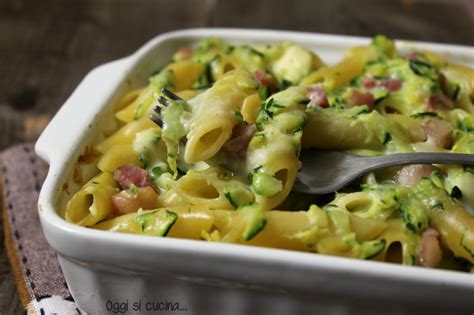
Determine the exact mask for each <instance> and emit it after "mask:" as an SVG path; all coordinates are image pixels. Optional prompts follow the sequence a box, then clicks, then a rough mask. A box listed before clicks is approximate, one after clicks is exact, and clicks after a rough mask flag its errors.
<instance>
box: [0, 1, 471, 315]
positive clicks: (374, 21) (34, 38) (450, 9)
mask: <svg viewBox="0 0 474 315" xmlns="http://www.w3.org/2000/svg"><path fill="white" fill-rule="evenodd" d="M190 27H244V28H270V29H286V30H298V31H310V32H321V33H334V34H346V35H360V36H373V35H375V34H386V35H388V36H390V37H394V38H403V39H411V40H423V41H434V42H441V43H454V44H462V45H471V46H472V45H474V1H472V0H419V1H417V0H387V1H378V0H357V1H355V0H354V1H350V0H330V1H323V0H307V1H298V0H293V1H290V0H261V1H258V0H240V1H225V0H134V1H133V0H43V1H27V0H24V1H21V0H0V150H2V149H4V148H6V147H8V146H10V145H12V144H14V143H18V142H21V141H33V140H34V139H35V138H36V137H37V136H38V134H39V133H40V132H41V130H42V128H43V127H44V126H45V124H46V123H47V122H48V120H49V118H50V117H51V115H52V114H54V112H56V111H57V109H58V108H59V107H60V106H61V104H63V102H64V101H65V100H66V98H67V97H68V96H69V95H70V94H71V92H72V91H73V89H74V87H75V86H76V85H77V84H78V83H79V81H80V80H81V79H82V78H83V77H84V75H85V74H86V73H87V72H88V71H89V70H91V69H92V68H94V67H95V66H97V65H99V64H102V63H104V62H106V61H110V60H113V59H117V58H120V57H123V56H126V55H128V54H130V53H132V52H133V51H135V50H136V49H137V48H138V47H139V46H141V45H142V44H143V43H144V42H145V41H147V40H148V39H150V38H152V37H153V36H155V35H157V34H160V33H163V32H166V31H170V30H175V29H180V28H190ZM0 220H1V219H0ZM0 226H1V222H0ZM2 237H3V234H2ZM0 244H1V245H0V314H20V313H22V308H21V306H20V304H19V298H18V295H17V294H16V289H15V284H14V281H13V276H12V274H11V272H10V269H9V265H8V261H7V259H6V256H5V253H4V249H3V239H2V240H1V242H0Z"/></svg>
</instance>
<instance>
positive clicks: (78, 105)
mask: <svg viewBox="0 0 474 315" xmlns="http://www.w3.org/2000/svg"><path fill="white" fill-rule="evenodd" d="M129 65H130V62H129V58H124V59H120V60H117V61H113V62H110V63H107V64H105V65H102V66H99V67H97V68H95V69H93V70H92V71H91V72H89V73H88V74H87V75H86V77H85V78H84V79H83V80H82V81H81V83H80V84H79V85H78V87H77V88H76V89H75V90H74V92H73V93H72V95H71V96H70V97H69V98H68V99H67V101H66V102H65V103H64V105H63V106H62V107H61V108H60V109H59V111H58V112H57V113H56V115H55V116H54V117H53V119H52V120H51V121H50V122H49V124H48V126H47V127H46V129H45V130H44V131H43V133H42V134H41V136H40V137H39V139H38V140H37V142H36V145H35V151H36V154H37V155H38V156H39V157H41V158H42V159H43V160H44V161H46V162H47V163H49V164H50V165H51V163H52V162H53V160H58V161H61V160H62V159H63V158H64V157H65V156H66V155H68V154H69V152H70V150H73V149H74V148H77V145H78V144H79V142H80V141H81V138H82V133H83V132H84V130H87V126H88V125H90V124H91V122H92V121H94V119H95V118H96V117H95V116H96V113H97V111H98V109H100V107H101V106H103V105H104V104H106V103H108V101H109V99H110V97H111V95H113V93H114V91H115V90H116V89H117V88H118V87H119V86H120V84H122V83H123V78H124V77H125V72H127V71H128V70H129Z"/></svg>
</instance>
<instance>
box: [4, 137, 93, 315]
mask: <svg viewBox="0 0 474 315" xmlns="http://www.w3.org/2000/svg"><path fill="white" fill-rule="evenodd" d="M33 147H34V146H33V144H31V143H28V144H20V145H17V146H14V147H12V148H10V149H8V150H6V151H3V152H1V153H0V177H1V178H0V191H1V195H0V199H1V201H2V203H1V207H2V210H3V227H4V233H5V247H6V253H7V255H8V259H9V261H10V264H11V267H12V270H13V273H14V277H15V280H16V284H17V289H18V292H19V295H20V299H21V303H22V304H23V306H24V307H25V309H26V312H27V314H41V315H50V314H51V315H52V314H57V315H62V314H67V315H69V314H85V313H84V312H83V311H81V310H80V309H79V307H78V306H77V304H76V303H75V302H74V299H73V298H72V296H71V294H70V292H69V290H68V287H67V284H66V281H65V280H64V276H63V274H62V272H61V268H60V266H59V263H58V259H57V257H56V253H55V251H54V250H53V249H52V248H51V247H50V246H49V244H48V243H47V241H46V239H45V237H44V235H43V231H42V229H41V225H40V222H39V216H38V210H37V201H38V194H39V191H40V189H41V185H42V183H43V180H44V178H45V176H46V172H47V170H48V166H47V165H46V164H45V163H44V162H42V161H41V160H40V159H39V158H38V157H37V156H36V155H35V153H34V149H33Z"/></svg>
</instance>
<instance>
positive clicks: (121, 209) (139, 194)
mask: <svg viewBox="0 0 474 315" xmlns="http://www.w3.org/2000/svg"><path fill="white" fill-rule="evenodd" d="M157 197H158V195H157V194H156V192H155V190H154V189H153V188H152V187H151V186H146V187H139V188H137V191H136V192H132V191H130V190H124V191H122V192H120V193H118V194H115V195H113V196H112V199H111V202H112V211H113V212H114V213H115V214H119V215H120V214H126V213H131V212H136V211H137V210H138V209H140V208H141V209H144V210H147V209H154V208H155V207H156V206H157V204H156V202H157Z"/></svg>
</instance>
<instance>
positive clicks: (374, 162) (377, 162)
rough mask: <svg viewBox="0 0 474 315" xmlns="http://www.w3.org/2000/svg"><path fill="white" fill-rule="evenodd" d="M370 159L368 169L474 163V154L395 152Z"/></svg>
mask: <svg viewBox="0 0 474 315" xmlns="http://www.w3.org/2000/svg"><path fill="white" fill-rule="evenodd" d="M367 159H370V162H371V163H370V164H371V166H370V167H368V168H367V170H366V171H371V170H375V169H378V168H382V167H389V166H397V165H406V164H438V163H439V164H458V165H474V154H460V153H444V152H441V153H440V152H434V153H433V152H416V153H395V154H389V155H385V156H377V157H373V158H367Z"/></svg>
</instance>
